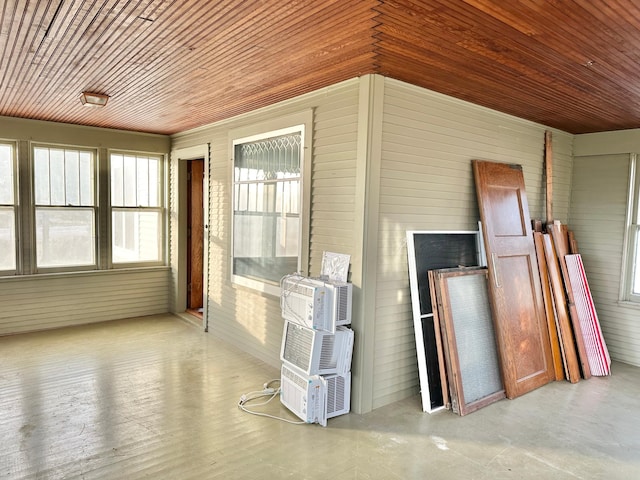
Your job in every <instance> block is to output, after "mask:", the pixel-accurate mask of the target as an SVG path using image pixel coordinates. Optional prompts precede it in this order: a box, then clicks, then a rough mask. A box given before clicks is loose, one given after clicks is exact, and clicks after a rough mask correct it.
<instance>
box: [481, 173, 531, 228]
mask: <svg viewBox="0 0 640 480" xmlns="http://www.w3.org/2000/svg"><path fill="white" fill-rule="evenodd" d="M488 190H489V192H488V194H489V198H490V199H491V200H490V202H491V209H490V212H489V215H490V218H489V220H488V221H489V222H490V223H491V225H492V229H493V232H494V235H495V236H496V237H522V236H524V235H526V230H525V225H526V224H525V223H524V219H523V218H522V208H521V205H522V199H521V196H522V192H521V191H520V189H518V188H513V187H503V186H500V185H489V186H488Z"/></svg>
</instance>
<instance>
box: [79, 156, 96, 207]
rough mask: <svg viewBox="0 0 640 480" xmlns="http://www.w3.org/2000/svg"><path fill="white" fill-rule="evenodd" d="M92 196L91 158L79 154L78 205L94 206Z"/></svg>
mask: <svg viewBox="0 0 640 480" xmlns="http://www.w3.org/2000/svg"><path fill="white" fill-rule="evenodd" d="M94 203H95V202H94V196H93V156H92V155H91V154H90V153H89V152H80V205H83V206H86V207H89V206H93V205H94Z"/></svg>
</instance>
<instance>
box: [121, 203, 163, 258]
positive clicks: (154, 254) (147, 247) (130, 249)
mask: <svg viewBox="0 0 640 480" xmlns="http://www.w3.org/2000/svg"><path fill="white" fill-rule="evenodd" d="M111 230H112V252H113V262H114V263H132V262H153V261H156V262H157V261H160V260H161V258H160V252H161V249H160V245H161V243H160V242H161V233H162V232H161V217H160V212H156V211H144V210H135V211H131V210H126V211H123V210H114V211H113V215H112V222H111Z"/></svg>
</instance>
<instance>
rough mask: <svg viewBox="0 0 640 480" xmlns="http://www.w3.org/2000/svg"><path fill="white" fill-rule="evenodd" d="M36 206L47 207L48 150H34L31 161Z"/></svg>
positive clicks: (48, 202)
mask: <svg viewBox="0 0 640 480" xmlns="http://www.w3.org/2000/svg"><path fill="white" fill-rule="evenodd" d="M33 177H34V182H35V190H36V192H35V196H36V205H49V204H50V202H51V197H50V196H49V150H48V149H46V148H36V149H35V156H34V159H33Z"/></svg>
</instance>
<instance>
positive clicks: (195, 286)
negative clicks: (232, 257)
mask: <svg viewBox="0 0 640 480" xmlns="http://www.w3.org/2000/svg"><path fill="white" fill-rule="evenodd" d="M203 186H204V160H190V161H189V162H188V165H187V308H188V309H189V310H198V309H200V308H202V306H203V302H202V300H203V288H204V287H203V257H204V205H203Z"/></svg>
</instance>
